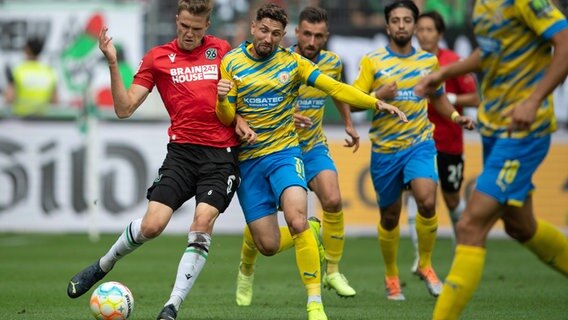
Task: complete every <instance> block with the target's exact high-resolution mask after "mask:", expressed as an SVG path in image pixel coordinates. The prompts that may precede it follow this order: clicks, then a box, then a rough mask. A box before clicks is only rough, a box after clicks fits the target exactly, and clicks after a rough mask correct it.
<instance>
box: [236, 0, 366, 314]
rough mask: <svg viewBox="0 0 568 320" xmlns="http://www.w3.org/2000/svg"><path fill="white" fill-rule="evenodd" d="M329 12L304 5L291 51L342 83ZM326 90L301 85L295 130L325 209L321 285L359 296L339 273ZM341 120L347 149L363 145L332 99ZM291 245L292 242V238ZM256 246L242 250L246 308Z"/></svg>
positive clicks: (344, 109)
mask: <svg viewBox="0 0 568 320" xmlns="http://www.w3.org/2000/svg"><path fill="white" fill-rule="evenodd" d="M327 22H328V19H327V12H326V11H325V10H324V9H321V8H316V7H306V8H305V9H304V10H302V12H300V18H299V25H298V27H297V28H296V30H295V31H296V39H297V41H298V43H297V44H296V45H294V46H293V47H292V48H291V50H293V51H294V52H296V53H298V54H301V55H302V56H304V57H305V58H307V59H309V60H311V61H312V62H314V63H315V64H317V65H318V67H319V69H320V71H321V72H323V73H325V74H327V75H328V76H330V77H332V78H334V79H335V80H337V81H339V80H340V79H341V70H342V68H343V65H342V63H341V60H340V59H339V57H338V56H337V55H336V54H334V53H332V52H329V51H325V50H323V48H324V46H325V43H326V41H327V38H328V36H329V32H328V24H327ZM327 97H328V94H327V93H325V92H322V91H320V90H319V89H316V88H314V87H310V86H307V85H305V84H303V85H301V87H300V90H299V96H298V100H297V106H298V110H299V112H297V113H295V114H294V118H295V124H296V129H297V132H298V136H299V139H300V147H301V149H302V157H303V161H304V169H305V176H306V181H307V182H308V187H309V188H310V189H311V190H312V191H314V192H315V194H316V195H317V197H318V199H319V200H320V203H321V206H322V209H323V228H322V239H323V246H324V248H325V261H326V262H327V263H326V270H325V275H324V276H323V280H322V281H323V285H324V287H327V288H333V289H334V290H335V292H336V293H337V294H338V295H339V296H342V297H353V296H355V294H356V292H355V290H354V289H353V288H352V287H351V286H349V284H348V282H347V280H346V278H345V277H344V276H343V275H342V274H341V273H339V261H340V260H341V256H342V254H343V247H344V243H345V239H344V237H345V232H344V220H343V210H342V205H341V194H340V191H339V182H338V178H337V169H336V168H335V164H334V163H333V160H332V159H331V156H330V155H329V148H328V146H327V139H326V137H325V133H324V131H323V115H324V106H325V102H326V99H327ZM334 102H335V105H336V106H337V108H338V110H339V112H340V114H341V116H342V118H343V121H344V123H345V132H346V133H347V134H348V135H349V137H350V139H346V144H345V146H346V147H354V148H355V149H354V152H355V151H356V150H357V148H358V147H359V135H358V134H357V131H356V130H355V128H354V127H353V123H352V121H351V114H350V110H349V106H348V105H347V104H344V103H342V102H340V101H338V100H334ZM309 223H310V226H311V227H313V228H317V229H319V227H320V223H319V222H318V221H317V220H315V219H314V218H313V217H312V218H310V221H309ZM280 233H289V231H288V227H285V226H282V227H280ZM289 245H290V246H291V245H293V242H292V241H290V242H289ZM257 255H258V250H257V249H256V248H255V247H254V246H249V245H248V244H247V243H246V239H245V241H244V243H243V246H242V249H241V264H240V271H241V272H239V276H238V279H237V292H236V301H237V304H238V305H240V306H248V305H250V304H251V301H252V294H253V290H252V285H253V277H252V275H253V273H254V265H255V262H256V257H257Z"/></svg>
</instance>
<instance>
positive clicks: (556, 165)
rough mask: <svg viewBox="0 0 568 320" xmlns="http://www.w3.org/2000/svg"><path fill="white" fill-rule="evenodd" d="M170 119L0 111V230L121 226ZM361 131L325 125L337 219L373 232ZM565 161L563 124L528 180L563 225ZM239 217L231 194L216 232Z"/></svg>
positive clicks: (474, 158)
mask: <svg viewBox="0 0 568 320" xmlns="http://www.w3.org/2000/svg"><path fill="white" fill-rule="evenodd" d="M168 125H169V124H168V123H167V122H163V121H154V122H143V121H127V122H118V121H101V122H100V123H99V124H98V129H97V132H98V134H97V136H96V141H92V140H90V139H92V138H89V134H88V133H87V134H85V133H84V132H83V131H81V130H79V127H78V126H77V124H76V123H75V122H72V121H48V120H45V119H36V120H30V119H28V120H24V119H4V120H1V121H0V126H1V128H2V130H0V232H2V231H18V232H21V231H41V232H85V231H87V230H89V229H90V228H93V227H96V229H98V230H101V231H104V232H117V231H120V230H121V229H122V228H123V227H124V225H126V224H127V223H128V222H130V221H131V220H133V219H135V218H136V217H138V216H140V215H141V214H142V213H143V212H144V210H145V207H146V203H147V201H146V199H145V195H146V188H147V187H148V186H150V184H151V183H152V181H153V180H154V178H155V177H156V175H157V172H158V168H159V167H160V165H161V163H162V161H163V158H164V155H165V153H166V144H167V139H168V137H167V126H168ZM365 131H366V129H365V128H362V127H361V128H360V129H359V133H360V134H361V136H362V137H364V138H363V139H362V145H361V148H360V150H359V151H357V153H356V154H353V153H352V149H348V148H344V147H343V141H342V139H343V136H344V133H343V130H342V129H341V128H328V130H327V132H328V136H329V137H330V149H331V155H332V157H333V158H334V160H335V162H336V164H337V168H338V172H339V178H340V186H341V193H342V197H343V200H344V210H345V213H346V214H345V225H346V228H347V230H348V232H350V233H352V234H353V233H364V234H375V233H376V225H377V223H378V221H379V210H378V207H377V204H376V196H375V194H374V191H373V187H372V183H371V180H370V177H369V159H370V145H369V142H368V139H366V132H365ZM466 138H467V139H466V146H465V155H466V165H465V182H464V188H463V192H464V193H465V196H466V197H467V195H468V194H469V192H471V188H472V185H473V183H474V181H475V177H476V176H477V175H478V173H479V172H480V171H481V159H482V157H481V144H480V142H479V136H478V135H477V134H475V133H469V134H468V135H467V136H466ZM89 155H91V156H94V158H93V159H94V165H93V162H89V161H88V158H89ZM89 163H91V164H89ZM567 163H568V133H567V132H565V131H563V132H559V133H558V134H555V135H553V143H552V146H551V149H550V152H549V154H548V157H547V159H546V160H545V162H544V163H543V164H542V166H541V167H540V168H539V170H538V171H537V174H536V175H535V179H534V183H535V185H536V193H535V194H534V203H535V208H536V213H537V216H539V217H542V218H545V219H547V220H549V221H550V222H552V223H554V224H555V225H557V226H559V227H562V228H564V230H566V231H568V207H567V206H566V204H567V203H568V170H566V164H567ZM93 182H95V183H93ZM92 186H95V187H94V188H96V190H93V189H92ZM90 188H91V189H90ZM93 192H94V193H93ZM91 205H92V206H91ZM194 205H195V203H194V201H193V200H192V201H189V202H188V203H187V204H185V205H184V206H183V207H182V208H181V209H180V210H179V211H177V212H176V214H175V216H174V219H175V220H176V221H178V222H176V223H171V224H170V225H169V227H168V231H170V232H186V231H187V226H188V225H189V224H190V223H191V220H192V212H193V209H194ZM318 206H319V204H318V202H317V200H316V199H314V197H313V194H312V195H311V200H310V204H309V212H310V213H311V214H313V215H319V214H320V213H321V210H320V209H319V207H318ZM92 209H94V210H92ZM93 212H94V213H93ZM437 212H438V213H439V217H440V232H441V233H445V234H449V230H450V222H449V220H448V215H447V211H446V209H445V207H444V205H443V202H442V200H441V198H439V199H438V210H437ZM91 214H94V216H91ZM404 215H405V214H404V213H403V218H402V219H401V224H403V225H404V224H406V218H405V217H404ZM243 226H244V219H243V214H242V211H241V208H240V206H239V203H238V200H237V198H236V197H235V198H234V199H233V202H232V203H231V205H230V207H229V209H228V210H227V211H226V212H225V213H224V214H223V215H222V217H221V218H220V219H219V220H218V222H217V223H216V225H215V228H216V231H217V232H225V233H237V232H241V231H242V227H243ZM401 230H403V232H405V230H406V229H405V228H403V229H401ZM499 230H500V227H498V228H496V231H499Z"/></svg>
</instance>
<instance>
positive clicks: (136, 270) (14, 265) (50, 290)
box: [0, 234, 568, 320]
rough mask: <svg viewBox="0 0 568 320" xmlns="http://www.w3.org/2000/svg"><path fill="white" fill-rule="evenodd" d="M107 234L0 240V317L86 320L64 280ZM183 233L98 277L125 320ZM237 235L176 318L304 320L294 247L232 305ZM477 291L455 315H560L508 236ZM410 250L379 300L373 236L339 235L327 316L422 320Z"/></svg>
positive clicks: (168, 268)
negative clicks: (130, 300)
mask: <svg viewBox="0 0 568 320" xmlns="http://www.w3.org/2000/svg"><path fill="white" fill-rule="evenodd" d="M116 236H117V235H104V236H103V237H102V238H101V241H100V242H98V243H91V242H89V241H88V239H87V236H86V235H79V234H75V235H47V234H0V319H4V320H19V319H22V320H23V319H25V320H32V319H38V320H39V319H42V320H47V319H57V320H65V319H69V320H71V319H72V320H77V319H91V315H90V311H89V307H88V300H89V296H90V293H91V292H92V290H91V291H90V292H89V293H88V294H85V295H84V296H83V297H80V298H78V299H75V300H73V299H69V298H68V297H67V295H66V286H67V282H68V280H69V279H70V277H71V276H72V275H73V274H75V273H76V272H77V271H79V270H80V269H82V268H83V267H85V266H87V265H88V264H90V263H92V262H93V261H94V260H96V259H97V258H98V257H99V256H100V255H102V254H103V253H104V252H105V251H106V250H107V248H109V246H110V245H111V244H112V243H113V242H114V240H115V239H116ZM186 239H187V238H186V237H185V236H181V235H180V236H172V235H163V236H161V237H159V238H158V239H156V240H154V241H151V242H149V243H147V244H145V245H144V246H143V247H141V248H140V249H139V250H137V251H136V252H134V253H133V254H131V255H130V256H128V257H126V258H125V259H123V260H122V261H120V262H119V263H118V264H117V265H116V266H115V268H114V270H112V271H111V273H109V275H107V277H106V278H105V280H115V281H120V282H122V283H124V284H125V285H127V286H128V287H129V288H130V289H131V291H132V293H133V295H134V299H135V304H134V312H133V315H132V317H131V318H130V319H155V317H156V315H157V314H158V312H159V311H160V310H161V308H162V306H163V304H164V302H165V301H166V300H167V298H168V296H169V293H170V290H171V287H172V285H173V281H174V278H175V272H176V269H177V264H178V260H179V258H180V254H181V253H182V252H183V250H184V248H185V243H186ZM240 245H241V238H240V237H239V236H227V235H214V236H213V242H212V246H211V248H210V255H209V260H208V262H207V264H206V266H205V268H204V270H203V272H202V273H201V275H200V277H199V279H198V280H197V283H196V285H195V286H194V288H193V290H192V292H190V294H189V296H188V298H187V299H186V301H185V302H184V304H183V305H182V309H181V310H180V313H179V315H178V319H203V320H204V319H243V320H244V319H291V320H292V319H306V318H307V314H306V310H305V303H306V296H305V291H304V289H303V286H302V285H301V282H300V278H299V275H298V273H297V270H296V266H295V259H294V251H293V250H288V251H287V252H284V253H282V254H279V255H277V256H274V257H262V256H260V257H259V259H258V264H257V272H256V279H255V287H254V290H255V291H254V298H253V304H252V306H250V307H247V308H244V307H237V306H236V304H235V302H234V290H235V279H236V270H237V265H238V263H239V253H240V251H239V250H240ZM451 246H452V244H451V240H449V239H439V240H438V243H437V245H436V249H435V252H434V258H433V260H434V267H435V268H436V270H437V272H438V275H439V276H440V277H441V278H442V277H444V276H445V275H446V273H447V272H448V270H449V267H450V263H451V251H452V250H451ZM487 246H488V255H487V259H486V266H485V271H484V274H483V279H482V281H481V284H480V288H479V289H478V291H477V292H476V294H475V295H474V298H473V300H472V301H471V302H470V304H469V305H468V306H467V308H466V310H465V312H464V314H463V317H462V319H472V320H473V319H475V320H478V319H501V320H505V319H511V320H513V319H515V320H518V319H531V320H533V319H547V320H554V319H558V320H560V319H568V280H567V279H566V278H565V277H564V276H562V275H560V274H558V273H556V272H555V271H553V270H551V269H550V268H548V267H547V266H544V265H543V264H542V263H540V262H539V261H538V260H537V258H536V257H535V256H533V255H532V254H531V253H530V252H529V251H527V250H525V249H524V248H523V247H522V246H520V245H518V244H517V243H515V242H513V241H512V240H499V239H494V240H490V241H489V242H488V245H487ZM411 262H412V252H411V245H410V242H409V240H408V239H406V238H403V239H402V240H401V243H400V249H399V268H400V273H401V281H402V282H403V285H404V288H403V290H404V292H405V295H406V298H407V300H406V301H404V302H392V301H387V300H386V298H385V295H384V287H383V281H382V279H383V275H384V267H383V266H382V258H381V257H380V253H379V247H378V243H377V239H376V238H375V237H369V238H364V237H363V238H348V239H347V241H346V245H345V253H344V257H343V261H342V263H341V270H342V271H343V272H344V273H345V274H346V276H347V277H348V279H349V280H350V283H351V284H352V285H353V287H354V288H355V289H356V290H357V296H356V297H355V298H352V299H341V298H339V297H337V296H336V295H335V294H334V293H333V292H331V291H327V290H324V292H323V299H324V304H325V308H326V313H327V315H328V317H329V319H330V320H331V319H335V320H339V319H355V320H360V319H430V317H431V314H432V310H433V307H434V303H435V298H433V297H431V296H429V295H428V293H427V291H426V288H425V286H424V284H423V283H422V282H421V281H420V280H418V278H417V277H415V276H413V275H411V274H410V271H409V269H410V264H411Z"/></svg>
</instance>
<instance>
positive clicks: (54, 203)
mask: <svg viewBox="0 0 568 320" xmlns="http://www.w3.org/2000/svg"><path fill="white" fill-rule="evenodd" d="M1 126H2V130H1V131H0V231H37V232H63V231H64V232H85V231H87V230H88V229H89V226H90V225H92V224H95V225H96V226H97V228H98V229H100V230H102V231H105V232H109V231H112V232H116V231H119V230H122V229H123V228H124V227H125V226H126V224H127V223H129V222H130V221H131V220H133V219H135V218H137V217H140V216H142V214H144V212H145V210H146V204H147V201H146V189H147V188H148V187H149V186H150V185H151V183H152V181H153V180H154V179H155V178H156V175H157V173H158V169H159V167H160V165H161V164H162V161H163V160H164V157H165V154H166V144H167V139H168V137H167V126H168V123H166V122H154V123H147V122H145V123H140V122H119V121H115V122H101V123H100V124H99V130H98V132H99V133H100V136H99V138H100V141H99V142H98V143H97V145H99V148H98V150H95V152H96V153H97V154H98V156H96V159H98V163H97V167H98V170H97V171H98V172H97V173H95V175H94V176H95V177H96V178H97V179H98V185H99V186H100V191H99V196H98V197H96V198H95V200H94V202H96V203H95V205H96V208H97V210H96V211H97V215H96V218H95V219H92V218H91V217H90V216H89V212H90V211H89V204H90V203H88V202H89V200H88V199H89V198H90V197H89V196H90V195H89V190H88V183H87V179H88V178H89V173H92V172H88V171H87V168H86V163H87V161H85V160H86V158H87V152H88V151H90V150H87V147H86V145H87V143H86V142H85V138H84V136H83V135H82V134H80V132H79V130H78V129H77V125H76V124H75V123H74V122H53V121H52V122H49V121H24V120H16V119H12V120H2V124H1ZM194 207H195V202H194V201H193V200H191V201H189V202H187V203H186V204H185V205H184V206H183V207H182V208H181V209H180V210H179V211H177V212H176V214H175V215H174V218H173V220H172V222H171V223H170V225H169V226H168V229H167V231H170V232H184V233H185V232H187V230H188V227H189V225H190V224H191V221H192V219H193V210H194ZM242 216H243V215H242V212H241V210H240V207H239V205H238V201H237V200H236V197H235V199H234V200H233V202H232V203H231V206H230V207H229V209H228V210H227V212H225V213H224V214H223V215H222V216H221V218H220V219H219V220H218V223H217V224H216V225H215V230H216V231H230V232H233V233H235V232H242V230H243V227H244V225H245V223H244V219H243V217H242Z"/></svg>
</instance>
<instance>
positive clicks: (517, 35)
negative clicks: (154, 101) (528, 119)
mask: <svg viewBox="0 0 568 320" xmlns="http://www.w3.org/2000/svg"><path fill="white" fill-rule="evenodd" d="M473 25H474V33H475V35H476V38H477V42H478V43H479V47H480V49H481V69H482V78H483V82H482V85H481V91H482V93H483V101H482V103H481V105H480V106H479V112H478V118H479V119H478V120H479V130H480V132H481V134H482V135H484V136H493V137H506V136H507V126H508V124H509V123H510V119H509V118H506V117H503V116H502V115H501V113H502V112H503V111H504V110H505V109H507V108H509V107H512V106H513V105H515V104H516V103H518V102H520V101H521V100H523V99H525V98H527V97H528V96H529V95H530V94H531V92H532V91H533V90H534V88H535V86H536V85H537V83H538V81H539V80H540V79H541V78H542V77H543V75H544V73H545V71H546V68H547V67H548V65H549V64H550V60H551V52H552V45H551V42H550V41H548V40H550V39H551V38H552V37H553V36H554V34H555V33H556V32H558V31H560V30H562V29H565V28H568V23H567V22H566V18H565V17H564V16H563V15H562V13H561V12H560V11H559V10H558V9H556V7H554V6H553V5H552V4H550V2H549V1H548V0H478V1H476V4H475V8H474V13H473ZM555 129H556V119H555V117H554V106H553V102H552V95H551V96H549V97H548V98H547V99H546V100H545V101H544V102H543V103H542V105H541V106H540V108H539V110H538V112H537V117H536V120H535V122H534V123H533V125H532V126H531V130H530V131H516V132H514V133H513V135H512V137H513V138H522V137H526V136H529V135H530V136H534V137H538V136H542V135H545V134H549V133H551V132H553V131H554V130H555Z"/></svg>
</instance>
